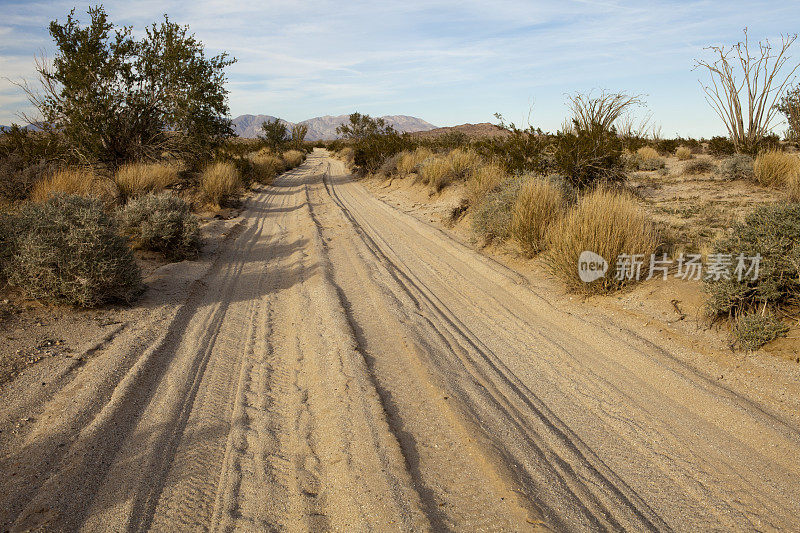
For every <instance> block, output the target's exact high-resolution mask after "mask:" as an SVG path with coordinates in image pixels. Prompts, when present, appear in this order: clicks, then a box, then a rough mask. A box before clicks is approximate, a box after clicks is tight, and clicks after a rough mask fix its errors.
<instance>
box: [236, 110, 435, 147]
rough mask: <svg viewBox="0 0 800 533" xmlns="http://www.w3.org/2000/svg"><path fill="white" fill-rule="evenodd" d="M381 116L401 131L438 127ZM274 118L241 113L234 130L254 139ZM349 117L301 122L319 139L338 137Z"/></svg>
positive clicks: (417, 120) (309, 135) (413, 119)
mask: <svg viewBox="0 0 800 533" xmlns="http://www.w3.org/2000/svg"><path fill="white" fill-rule="evenodd" d="M381 118H383V119H384V120H385V121H386V122H387V123H389V124H390V125H392V126H394V128H395V129H396V130H397V131H399V132H401V133H405V132H412V131H427V130H432V129H434V128H436V126H434V125H433V124H430V123H428V122H425V121H424V120H422V119H421V118H417V117H409V116H406V115H387V116H385V117H381ZM274 119H275V117H273V116H271V115H241V116H239V117H236V118H235V119H233V126H234V131H235V132H236V134H237V135H238V136H239V137H245V138H251V139H252V138H254V137H258V134H259V133H260V132H261V123H262V122H264V121H266V120H274ZM349 119H350V115H339V116H336V117H333V116H330V115H325V116H324V117H315V118H310V119H308V120H304V121H302V122H300V123H299V124H305V125H306V126H308V133H307V134H306V140H308V141H319V140H328V139H336V138H337V137H338V135H337V134H336V128H337V127H338V126H341V125H342V124H344V123H345V122H348V120H349ZM281 122H285V123H286V125H287V126H289V127H290V128H291V127H292V125H293V124H292V123H291V122H287V121H285V120H281Z"/></svg>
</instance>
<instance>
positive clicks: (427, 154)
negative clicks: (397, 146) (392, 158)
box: [397, 147, 433, 177]
mask: <svg viewBox="0 0 800 533" xmlns="http://www.w3.org/2000/svg"><path fill="white" fill-rule="evenodd" d="M431 157H433V152H431V151H430V150H428V149H427V148H423V147H419V148H417V149H416V150H413V151H411V152H403V153H401V154H400V158H399V159H398V161H397V174H398V176H400V177H404V176H408V175H409V174H412V173H414V172H417V170H418V169H419V166H420V164H421V163H422V162H423V161H425V160H426V159H429V158H431Z"/></svg>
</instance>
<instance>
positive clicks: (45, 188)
mask: <svg viewBox="0 0 800 533" xmlns="http://www.w3.org/2000/svg"><path fill="white" fill-rule="evenodd" d="M54 194H75V195H78V196H94V197H97V198H102V199H103V200H106V201H111V200H113V199H114V198H116V196H117V191H116V187H115V186H114V183H113V182H112V181H111V180H109V179H106V178H103V177H102V176H100V175H98V174H97V173H96V172H94V171H93V170H91V169H85V168H81V167H67V168H62V169H59V170H57V171H55V172H54V173H53V174H50V175H49V176H47V177H46V178H44V179H43V180H41V181H39V182H38V183H36V185H35V186H34V187H33V190H32V191H31V200H33V201H34V202H44V201H46V200H47V199H48V198H50V197H51V196H53V195H54Z"/></svg>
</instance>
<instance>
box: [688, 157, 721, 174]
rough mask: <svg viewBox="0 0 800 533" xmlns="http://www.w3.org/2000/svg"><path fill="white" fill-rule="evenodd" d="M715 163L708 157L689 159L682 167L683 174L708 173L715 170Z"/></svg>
mask: <svg viewBox="0 0 800 533" xmlns="http://www.w3.org/2000/svg"><path fill="white" fill-rule="evenodd" d="M716 170H717V164H716V163H714V162H713V161H711V160H710V159H706V158H700V159H694V160H692V161H689V162H688V163H686V165H684V167H683V173H684V174H692V175H695V174H710V173H712V172H716Z"/></svg>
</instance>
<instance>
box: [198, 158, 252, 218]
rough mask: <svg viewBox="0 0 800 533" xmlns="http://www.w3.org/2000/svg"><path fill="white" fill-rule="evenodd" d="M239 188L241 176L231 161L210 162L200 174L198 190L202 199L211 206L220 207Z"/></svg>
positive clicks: (240, 186)
mask: <svg viewBox="0 0 800 533" xmlns="http://www.w3.org/2000/svg"><path fill="white" fill-rule="evenodd" d="M241 188H242V179H241V176H239V172H238V171H237V170H236V167H235V166H234V165H233V164H232V163H228V162H222V161H218V162H216V163H211V164H210V165H208V166H207V167H206V168H205V169H204V170H203V172H202V174H201V175H200V191H201V193H202V196H203V199H204V200H205V201H206V202H208V203H209V204H210V205H211V206H212V207H222V206H223V205H225V204H226V202H228V201H229V200H230V199H231V198H232V197H233V196H234V195H236V193H238V192H239V190H241Z"/></svg>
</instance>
